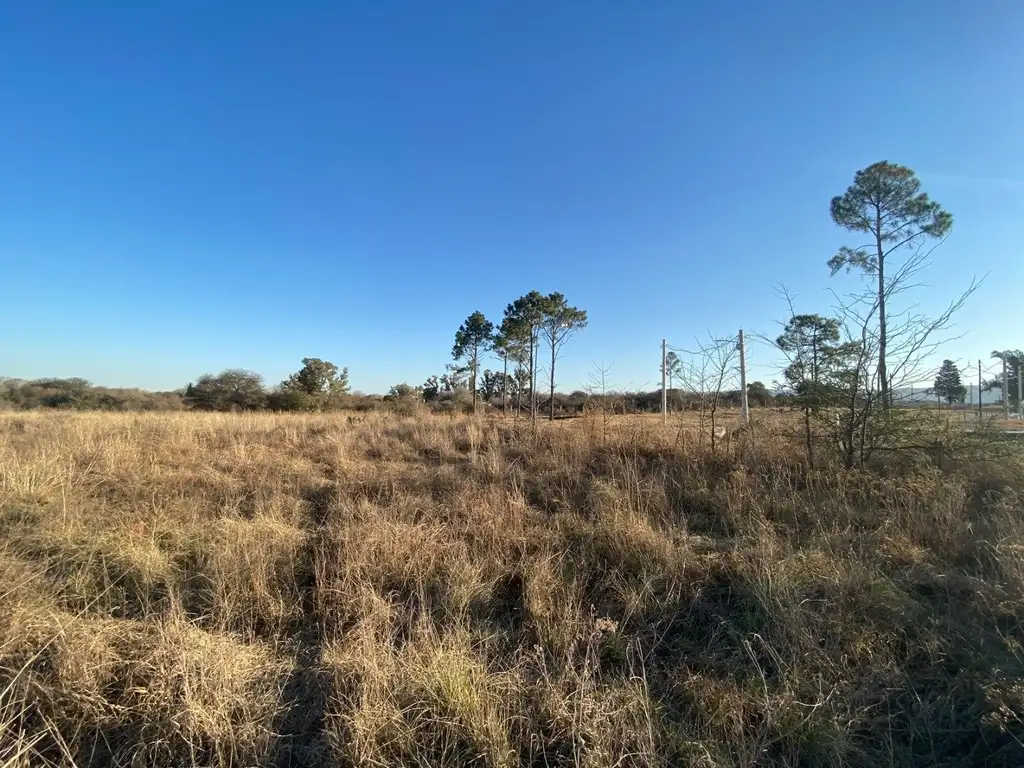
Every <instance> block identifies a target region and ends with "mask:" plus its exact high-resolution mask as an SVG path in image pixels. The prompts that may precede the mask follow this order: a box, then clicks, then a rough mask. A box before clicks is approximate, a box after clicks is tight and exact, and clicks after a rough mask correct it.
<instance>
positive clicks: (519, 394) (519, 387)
mask: <svg viewBox="0 0 1024 768" xmlns="http://www.w3.org/2000/svg"><path fill="white" fill-rule="evenodd" d="M522 359H523V357H522V351H520V353H519V362H517V363H516V370H517V371H518V373H517V375H516V421H519V412H520V411H521V410H523V364H522Z"/></svg>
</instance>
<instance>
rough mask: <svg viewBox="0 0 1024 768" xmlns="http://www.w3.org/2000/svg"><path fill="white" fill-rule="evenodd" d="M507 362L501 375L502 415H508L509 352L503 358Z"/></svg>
mask: <svg viewBox="0 0 1024 768" xmlns="http://www.w3.org/2000/svg"><path fill="white" fill-rule="evenodd" d="M501 359H502V360H503V361H504V362H505V370H504V371H502V374H501V415H502V416H507V415H508V351H507V350H506V351H505V354H504V355H502V356H501Z"/></svg>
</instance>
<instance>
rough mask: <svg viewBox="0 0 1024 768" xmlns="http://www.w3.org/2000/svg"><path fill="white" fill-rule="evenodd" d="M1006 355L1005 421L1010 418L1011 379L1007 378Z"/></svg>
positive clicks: (1004, 373)
mask: <svg viewBox="0 0 1024 768" xmlns="http://www.w3.org/2000/svg"><path fill="white" fill-rule="evenodd" d="M1008 370H1009V369H1008V368H1007V367H1006V355H1003V421H1007V420H1009V418H1010V378H1009V376H1007V373H1006V372H1007V371H1008Z"/></svg>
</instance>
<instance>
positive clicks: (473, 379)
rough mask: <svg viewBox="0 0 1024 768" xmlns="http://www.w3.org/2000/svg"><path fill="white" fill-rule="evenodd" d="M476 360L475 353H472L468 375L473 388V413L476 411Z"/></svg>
mask: <svg viewBox="0 0 1024 768" xmlns="http://www.w3.org/2000/svg"><path fill="white" fill-rule="evenodd" d="M476 361H477V355H476V353H474V355H473V362H472V364H471V366H470V372H469V373H470V375H469V386H471V387H472V388H473V413H474V414H475V413H476Z"/></svg>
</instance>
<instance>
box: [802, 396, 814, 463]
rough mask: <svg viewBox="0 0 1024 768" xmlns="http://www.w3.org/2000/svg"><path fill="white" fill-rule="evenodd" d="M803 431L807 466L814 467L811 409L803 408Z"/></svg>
mask: <svg viewBox="0 0 1024 768" xmlns="http://www.w3.org/2000/svg"><path fill="white" fill-rule="evenodd" d="M804 433H805V438H806V440H807V466H808V467H809V468H810V469H812V470H813V469H814V442H813V441H812V439H811V409H810V408H804Z"/></svg>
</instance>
